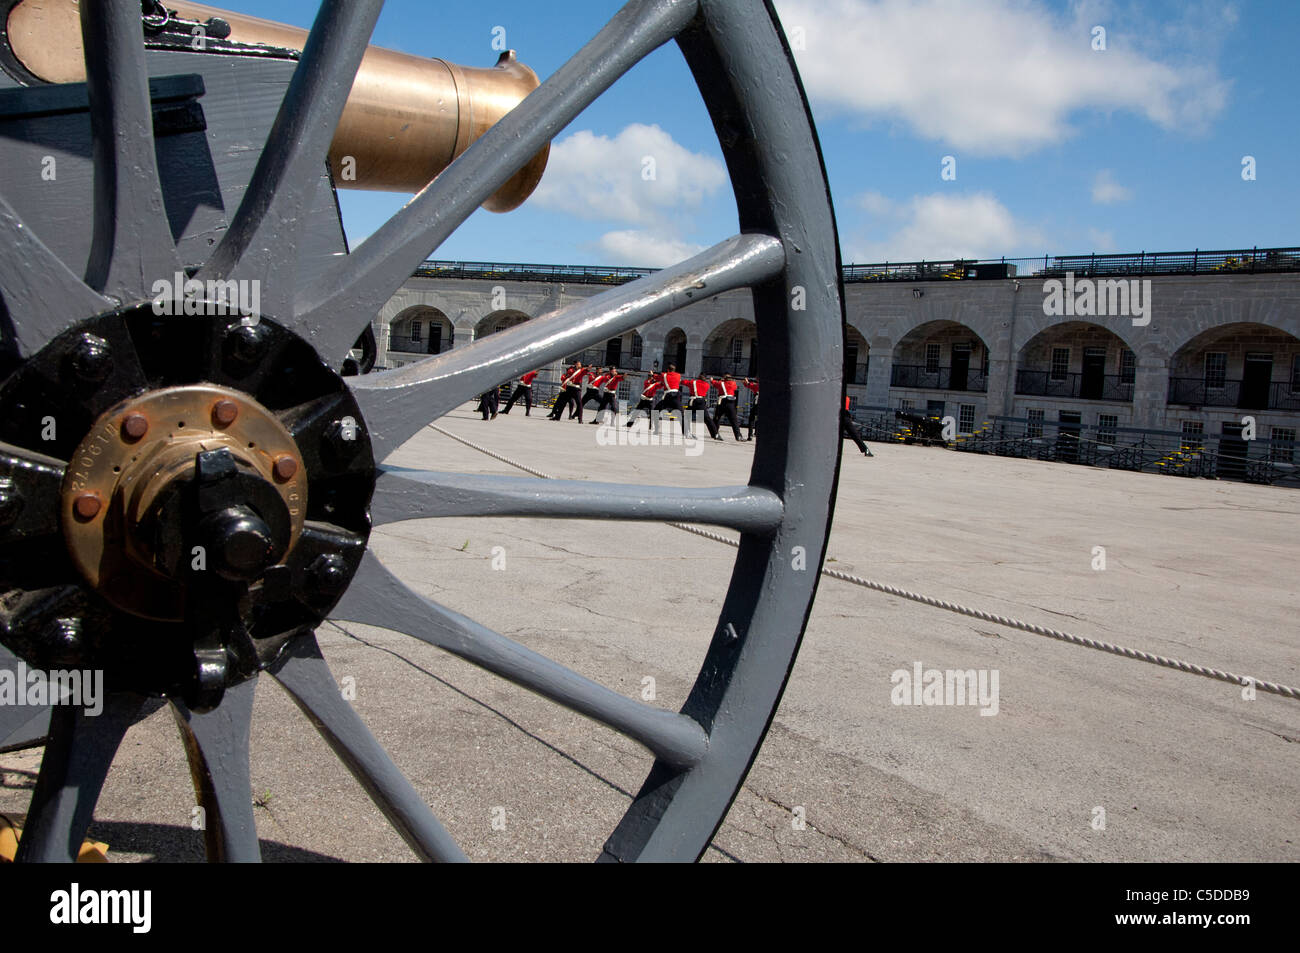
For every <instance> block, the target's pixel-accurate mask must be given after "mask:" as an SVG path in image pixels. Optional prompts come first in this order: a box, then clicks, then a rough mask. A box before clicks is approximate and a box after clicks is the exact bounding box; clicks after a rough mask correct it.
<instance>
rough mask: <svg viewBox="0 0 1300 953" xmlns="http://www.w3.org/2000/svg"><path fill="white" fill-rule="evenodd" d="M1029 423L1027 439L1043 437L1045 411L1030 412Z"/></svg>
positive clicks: (1026, 432) (1026, 433) (1026, 427)
mask: <svg viewBox="0 0 1300 953" xmlns="http://www.w3.org/2000/svg"><path fill="white" fill-rule="evenodd" d="M1028 416H1029V423H1028V424H1027V425H1026V426H1025V436H1026V437H1041V436H1042V435H1043V411H1041V410H1031V411H1029V414H1028Z"/></svg>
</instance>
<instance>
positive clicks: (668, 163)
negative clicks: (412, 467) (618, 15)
mask: <svg viewBox="0 0 1300 953" xmlns="http://www.w3.org/2000/svg"><path fill="white" fill-rule="evenodd" d="M223 6H225V7H227V8H228V9H231V10H236V11H240V12H246V13H251V14H255V15H259V16H264V17H269V18H272V19H278V20H282V21H284V22H290V23H297V24H300V25H303V26H306V25H308V24H309V23H310V21H311V19H312V17H313V16H314V15H315V10H316V4H315V3H314V2H308V0H280V2H279V3H275V4H269V5H268V4H267V3H265V2H264V0H263V2H258V3H253V2H249V0H226V2H225V3H224V4H223ZM619 6H620V4H619V3H617V2H606V0H564V2H557V3H538V2H536V0H532V2H517V0H477V2H473V3H463V2H449V3H433V2H430V0H389V2H388V3H387V4H386V5H385V9H384V13H383V15H382V17H381V19H380V21H379V25H378V28H377V29H376V32H375V37H374V42H376V43H377V44H379V45H381V46H387V47H391V48H394V49H399V50H403V51H405V52H409V53H416V54H420V55H425V56H438V57H442V58H444V59H449V60H453V61H455V62H458V63H462V64H464V65H466V66H490V65H491V64H492V63H493V62H495V59H496V55H497V54H496V52H495V51H494V50H493V48H492V41H493V36H494V32H493V31H494V28H496V27H503V28H504V29H505V36H506V42H507V43H508V44H509V46H510V47H512V48H514V49H515V50H517V51H518V54H519V58H520V59H521V60H522V61H523V62H525V63H527V64H528V65H530V66H531V67H533V68H534V69H535V70H536V71H537V73H538V74H539V76H541V77H542V78H545V77H546V76H548V75H549V74H550V73H551V72H553V71H554V70H555V69H556V68H558V67H559V66H560V65H561V64H562V63H563V62H564V61H565V59H567V58H568V56H569V55H571V54H572V53H573V52H574V51H575V50H577V49H578V48H579V47H580V46H581V45H582V44H583V43H585V42H586V41H587V40H588V39H589V38H590V37H591V35H592V34H594V33H595V32H596V30H597V29H598V28H599V26H600V25H601V24H603V23H604V22H605V21H606V20H608V19H609V17H610V16H612V15H613V14H614V12H616V10H617V9H618V7H619ZM777 8H778V10H779V12H780V14H781V18H782V21H783V23H784V24H785V27H786V29H787V32H788V33H789V34H790V36H791V37H792V40H793V41H794V42H793V45H795V46H796V47H802V49H799V50H798V51H797V53H796V57H797V59H798V61H799V64H800V68H801V71H802V73H803V76H804V82H805V84H806V86H807V88H808V92H809V98H810V100H811V101H812V104H813V111H814V115H815V117H816V120H817V127H818V132H819V134H820V137H821V142H822V147H823V150H824V151H825V154H826V163H827V167H828V171H829V174H830V178H831V189H832V194H833V196H834V201H835V208H836V213H837V218H838V221H839V229H840V241H841V247H842V252H843V256H844V260H845V262H846V263H847V262H874V261H882V260H891V261H904V260H915V259H918V258H930V259H936V258H945V257H955V256H963V257H998V256H1002V255H1005V256H1007V257H1033V256H1041V255H1044V254H1052V255H1059V254H1088V253H1091V252H1096V253H1106V252H1128V251H1141V250H1146V251H1177V250H1183V249H1191V248H1198V247H1199V248H1203V249H1221V248H1240V247H1246V248H1249V247H1252V246H1260V247H1269V246H1281V245H1297V244H1300V227H1298V225H1297V223H1300V105H1298V103H1300V100H1297V85H1296V78H1295V67H1294V63H1295V55H1296V53H1295V45H1296V42H1297V40H1300V3H1297V2H1294V0H1279V2H1262V0H1258V2H1239V3H1210V2H1203V0H1186V2H1144V3H1123V2H1109V0H1102V2H1075V3H1063V2H1047V0H908V2H905V0H777ZM1096 27H1102V28H1104V30H1105V34H1104V41H1105V49H1104V50H1101V49H1094V46H1097V45H1098V40H1099V37H1100V35H1099V34H1098V33H1097V32H1096V30H1095V28H1096ZM646 156H653V157H654V158H655V179H654V180H653V181H646V180H645V179H643V177H642V174H641V173H642V169H643V161H644V159H645V157H646ZM946 156H951V157H952V158H953V160H955V163H950V164H949V168H950V169H951V168H955V178H948V179H945V178H944V177H943V175H942V173H943V170H944V157H946ZM1246 156H1251V157H1253V159H1254V166H1255V179H1254V180H1253V181H1247V180H1244V179H1243V177H1242V168H1243V167H1242V162H1243V158H1244V157H1246ZM408 199H409V196H398V195H387V194H380V193H368V192H347V191H344V192H340V200H341V205H342V208H343V213H344V221H345V225H346V227H347V230H348V235H349V238H350V240H351V241H352V242H353V243H354V244H355V243H356V242H359V241H362V240H364V238H365V236H366V235H368V234H369V233H370V232H372V231H373V230H374V229H375V228H377V227H378V226H379V225H380V224H381V223H382V222H383V221H384V220H385V219H386V218H387V217H388V216H389V215H391V214H392V213H393V212H394V211H396V210H397V209H398V208H400V207H401V205H402V204H404V203H405V202H406V201H407V200H408ZM735 229H736V222H735V205H734V201H733V199H732V197H731V193H730V188H729V185H728V184H727V181H726V177H725V175H724V174H723V173H722V167H721V154H720V151H719V149H718V146H717V142H716V140H715V138H714V135H713V131H712V127H711V125H710V124H709V122H708V118H707V115H706V113H705V111H704V107H703V103H702V101H701V98H700V95H699V92H698V91H697V90H696V88H695V85H694V82H693V80H692V79H691V76H690V74H689V73H688V71H687V70H686V67H685V64H684V63H683V61H682V58H681V56H680V54H679V53H678V52H677V49H676V47H675V46H672V45H670V46H668V47H665V48H664V49H661V50H659V51H657V52H656V53H654V54H653V55H652V56H650V57H649V58H648V59H646V60H645V61H643V62H642V64H640V65H639V66H638V67H637V68H636V69H635V70H633V71H632V72H631V73H629V74H628V75H627V76H626V77H624V78H623V79H622V80H621V81H620V82H619V83H618V84H617V85H616V86H615V87H614V88H613V89H612V90H611V91H610V92H609V93H607V94H606V95H605V96H603V97H602V98H600V99H599V100H598V101H597V102H596V103H594V104H593V105H592V106H591V107H590V108H589V109H588V110H587V111H586V112H585V113H583V114H582V115H581V116H579V117H578V118H577V119H576V120H575V121H574V122H573V124H572V125H571V126H570V127H569V128H568V129H567V130H566V131H565V132H564V133H563V134H562V135H561V136H560V137H559V138H558V139H557V140H556V142H555V144H554V147H553V152H552V160H551V163H550V167H549V169H548V172H547V175H546V177H545V178H544V179H543V182H542V186H541V187H540V188H539V190H538V192H537V193H536V194H535V196H534V197H533V198H531V199H530V200H529V201H528V202H527V203H525V205H524V206H523V207H521V208H520V209H519V210H517V211H515V212H511V213H508V214H506V215H494V214H492V213H489V212H484V211H480V212H478V213H476V214H475V215H474V216H473V217H472V218H471V219H470V220H469V221H468V222H466V223H465V225H464V226H462V228H461V229H460V230H459V231H458V232H457V233H456V234H455V235H453V236H452V237H451V238H450V239H448V241H447V242H446V243H445V244H444V245H443V246H442V247H441V248H439V249H437V250H434V251H432V255H431V257H434V258H438V259H454V260H474V261H512V262H542V263H566V264H602V265H634V266H635V265H640V266H659V265H665V264H670V263H672V262H673V261H677V260H679V259H680V258H682V257H685V256H686V255H688V254H690V253H692V252H694V251H696V250H698V249H700V248H703V247H706V246H708V245H710V244H712V243H713V242H715V241H717V240H719V239H721V238H724V237H726V236H727V235H729V234H731V233H732V232H734V231H735Z"/></svg>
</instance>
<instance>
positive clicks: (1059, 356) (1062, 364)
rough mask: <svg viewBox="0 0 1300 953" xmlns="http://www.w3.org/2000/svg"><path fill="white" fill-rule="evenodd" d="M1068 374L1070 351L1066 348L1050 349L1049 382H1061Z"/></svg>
mask: <svg viewBox="0 0 1300 953" xmlns="http://www.w3.org/2000/svg"><path fill="white" fill-rule="evenodd" d="M1069 374H1070V349H1069V348H1068V347H1054V348H1052V372H1051V374H1050V375H1049V377H1050V379H1051V380H1054V381H1063V380H1065V379H1066V377H1068V376H1069Z"/></svg>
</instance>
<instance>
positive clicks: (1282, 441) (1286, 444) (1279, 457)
mask: <svg viewBox="0 0 1300 953" xmlns="http://www.w3.org/2000/svg"><path fill="white" fill-rule="evenodd" d="M1295 434H1296V431H1295V428H1294V427H1274V428H1273V430H1272V432H1271V433H1270V434H1269V436H1270V437H1271V438H1272V440H1273V442H1272V443H1271V444H1270V445H1269V448H1268V459H1269V462H1271V463H1295Z"/></svg>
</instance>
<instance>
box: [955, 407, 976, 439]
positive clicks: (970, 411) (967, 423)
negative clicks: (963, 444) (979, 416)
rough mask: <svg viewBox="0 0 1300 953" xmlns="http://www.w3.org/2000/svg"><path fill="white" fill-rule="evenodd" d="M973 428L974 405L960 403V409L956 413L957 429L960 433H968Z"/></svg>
mask: <svg viewBox="0 0 1300 953" xmlns="http://www.w3.org/2000/svg"><path fill="white" fill-rule="evenodd" d="M974 429H975V405H974V404H962V405H961V411H960V413H959V414H958V415H957V430H958V432H960V433H970V432H971V431H972V430H974Z"/></svg>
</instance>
